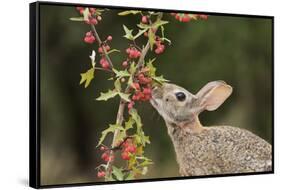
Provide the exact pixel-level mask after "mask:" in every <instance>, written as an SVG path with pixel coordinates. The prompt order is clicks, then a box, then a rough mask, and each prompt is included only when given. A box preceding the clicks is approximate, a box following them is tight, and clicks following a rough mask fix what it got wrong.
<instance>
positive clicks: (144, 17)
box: [141, 16, 147, 24]
mask: <svg viewBox="0 0 281 190" xmlns="http://www.w3.org/2000/svg"><path fill="white" fill-rule="evenodd" d="M141 22H142V23H144V24H146V23H147V17H146V16H142V18H141Z"/></svg>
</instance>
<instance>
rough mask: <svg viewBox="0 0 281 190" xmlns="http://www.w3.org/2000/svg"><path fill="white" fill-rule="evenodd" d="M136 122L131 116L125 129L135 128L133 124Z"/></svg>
mask: <svg viewBox="0 0 281 190" xmlns="http://www.w3.org/2000/svg"><path fill="white" fill-rule="evenodd" d="M134 123H135V120H133V119H132V117H130V118H129V120H128V121H127V122H125V130H126V131H127V130H129V129H132V128H133V125H134Z"/></svg>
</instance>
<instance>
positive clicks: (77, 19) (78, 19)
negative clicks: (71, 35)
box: [70, 17, 84, 22]
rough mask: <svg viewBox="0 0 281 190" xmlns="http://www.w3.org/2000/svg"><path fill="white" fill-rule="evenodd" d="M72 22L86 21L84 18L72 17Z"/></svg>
mask: <svg viewBox="0 0 281 190" xmlns="http://www.w3.org/2000/svg"><path fill="white" fill-rule="evenodd" d="M70 20H71V21H80V22H81V21H84V17H72V18H70Z"/></svg>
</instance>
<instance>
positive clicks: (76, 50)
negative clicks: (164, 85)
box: [40, 5, 273, 185]
mask: <svg viewBox="0 0 281 190" xmlns="http://www.w3.org/2000/svg"><path fill="white" fill-rule="evenodd" d="M40 11H41V12H40V40H41V41H40V42H41V44H40V53H41V80H40V83H41V183H42V185H47V184H65V183H67V184H68V183H83V182H94V181H97V180H98V179H97V178H96V171H95V167H96V166H97V165H98V164H100V163H101V159H100V151H98V150H97V149H95V146H96V145H97V142H98V138H99V137H100V135H101V131H102V130H104V129H105V128H106V127H107V125H108V124H110V123H114V122H115V117H116V113H117V109H118V100H117V99H114V100H113V99H112V100H109V101H108V102H99V101H95V98H96V97H98V96H99V94H100V92H103V91H106V90H107V89H108V88H110V87H111V86H112V84H111V82H110V81H107V80H106V79H107V78H108V77H109V76H108V74H107V73H104V72H100V71H96V77H95V79H94V81H93V82H92V83H91V85H90V86H89V87H88V88H87V89H85V88H84V87H83V86H80V85H79V81H80V73H81V72H85V71H86V70H87V69H88V68H89V67H90V59H89V55H90V54H91V51H92V49H97V44H93V45H89V44H85V43H84V42H83V37H84V35H85V32H87V31H89V26H88V25H86V24H83V23H81V22H73V21H70V20H69V18H70V17H75V16H78V13H77V11H76V10H75V8H74V7H69V6H55V5H41V7H40ZM118 12H120V10H111V11H108V12H106V13H105V14H104V15H103V20H102V22H101V23H100V24H99V25H98V26H97V30H98V32H99V34H100V36H101V37H102V39H105V38H106V37H107V36H108V35H112V36H113V41H112V43H111V47H113V48H116V49H120V50H122V51H123V52H124V51H125V48H126V47H127V46H128V44H129V41H127V40H126V39H125V38H123V37H122V35H124V32H123V28H122V24H125V25H127V26H128V27H129V28H135V24H136V23H138V22H139V20H140V16H126V17H120V16H117V13H118ZM163 19H164V20H168V21H170V23H169V24H168V25H166V27H165V33H166V36H167V37H168V38H169V39H170V40H171V41H172V45H171V46H169V47H168V46H167V48H166V50H165V52H164V53H163V54H162V55H160V56H157V60H156V67H157V68H158V74H163V75H164V77H165V78H167V79H169V80H171V81H172V82H173V83H176V84H178V85H180V86H183V87H185V88H186V89H188V90H189V91H190V92H192V93H196V92H197V91H198V90H199V89H200V88H201V87H202V86H203V85H205V84H206V83H207V82H209V81H213V80H224V81H226V82H227V83H228V84H230V85H231V86H232V87H233V88H234V92H233V94H232V95H231V97H230V98H229V99H228V100H227V101H226V102H225V103H224V104H223V105H222V106H221V107H220V108H219V109H218V110H216V111H214V112H204V113H202V114H201V115H200V119H201V122H202V123H203V124H204V125H207V126H210V125H231V126H237V127H241V128H246V129H248V130H250V131H252V132H254V133H255V134H257V135H259V136H261V137H262V138H264V139H266V140H267V141H268V142H270V143H272V128H273V121H272V69H273V68H272V59H273V58H272V20H271V19H268V18H253V17H251V18H246V17H233V16H215V15H211V16H210V17H209V19H208V20H207V21H198V22H197V21H194V22H190V23H180V22H178V21H176V20H175V19H174V18H173V17H172V16H170V15H169V14H168V13H165V14H164V18H163ZM144 40H146V39H145V38H143V39H142V40H139V41H138V43H139V44H144V42H145V41H144ZM153 56H154V54H153V53H150V54H148V57H153ZM111 58H112V60H113V62H114V63H115V64H116V65H118V66H119V65H121V63H122V61H123V60H124V59H125V54H124V53H114V54H112V56H111ZM137 109H138V110H139V113H140V115H141V117H142V119H143V123H144V131H145V132H146V134H147V135H149V136H150V139H151V145H149V146H147V148H146V155H147V156H148V157H149V158H151V159H152V160H153V161H154V163H155V164H154V165H152V166H151V167H150V168H149V172H148V174H147V175H146V176H145V178H163V177H175V176H179V174H178V166H177V164H176V158H175V153H174V150H173V146H172V143H171V140H170V139H169V137H168V135H167V130H166V126H165V124H164V122H163V120H162V118H160V116H159V115H158V114H157V112H156V111H155V110H154V109H153V108H152V106H151V105H150V104H149V103H144V104H142V105H137ZM107 142H108V143H109V141H107Z"/></svg>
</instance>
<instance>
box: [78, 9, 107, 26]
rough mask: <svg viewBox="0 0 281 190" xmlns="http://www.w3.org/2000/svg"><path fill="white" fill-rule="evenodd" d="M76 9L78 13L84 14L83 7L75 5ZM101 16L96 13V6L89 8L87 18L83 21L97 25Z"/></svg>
mask: <svg viewBox="0 0 281 190" xmlns="http://www.w3.org/2000/svg"><path fill="white" fill-rule="evenodd" d="M76 9H77V11H79V13H80V14H81V15H83V14H84V11H85V8H84V7H76ZM101 20H102V18H101V16H100V15H98V14H97V10H96V8H89V15H88V19H87V20H86V21H85V22H86V23H87V24H93V25H97V24H98V22H99V21H101Z"/></svg>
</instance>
